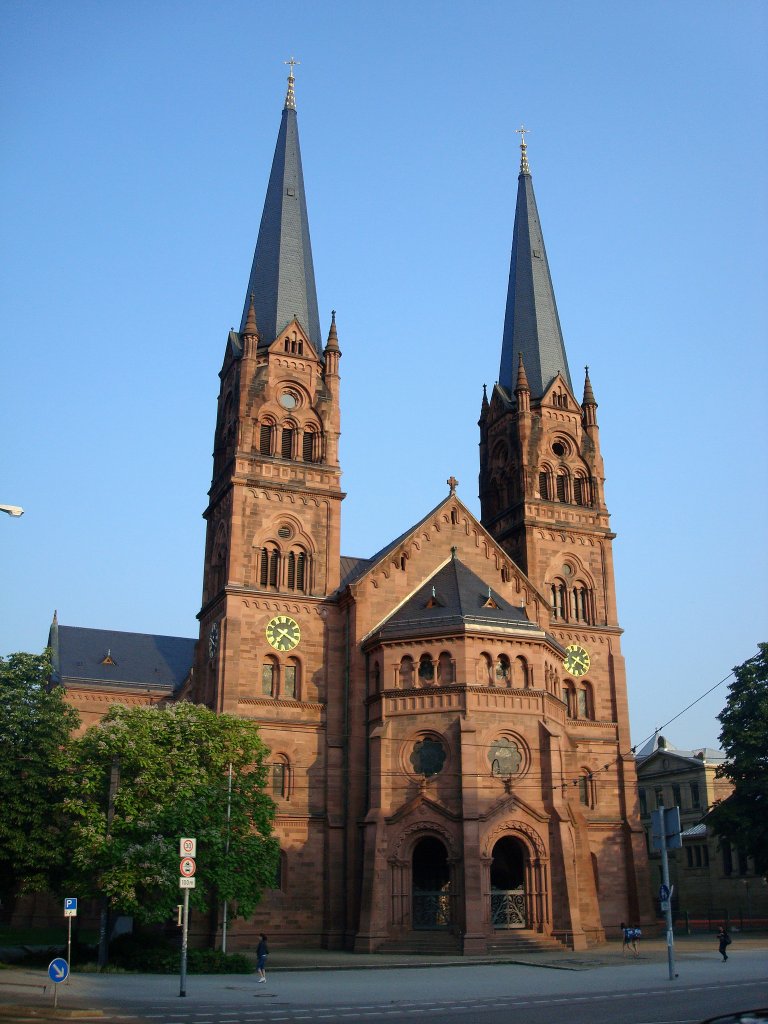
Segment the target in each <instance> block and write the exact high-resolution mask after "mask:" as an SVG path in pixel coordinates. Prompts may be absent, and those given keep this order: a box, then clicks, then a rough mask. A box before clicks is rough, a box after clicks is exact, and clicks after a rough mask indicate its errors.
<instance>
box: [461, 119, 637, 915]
mask: <svg viewBox="0 0 768 1024" xmlns="http://www.w3.org/2000/svg"><path fill="white" fill-rule="evenodd" d="M521 135H522V141H521V161H520V174H519V177H518V191H517V207H516V211H515V225H514V234H513V241H512V258H511V262H510V271H509V287H508V292H507V306H506V315H505V321H504V336H503V341H502V351H501V367H500V370H499V381H498V383H497V384H496V385H495V387H494V389H493V392H492V394H491V398H490V401H489V400H488V397H487V394H486V393H485V389H484V393H483V401H482V408H481V414H480V503H481V521H482V523H483V525H484V526H485V527H486V529H487V530H488V531H489V533H490V534H491V535H492V536H493V537H494V538H495V539H496V540H497V542H498V543H499V544H500V545H501V547H503V548H504V549H505V550H506V551H507V552H508V553H509V554H510V556H511V557H512V558H513V559H514V561H515V562H516V563H517V564H518V565H519V566H520V567H521V568H522V569H523V570H524V572H525V573H526V574H527V576H528V578H529V579H531V580H532V581H533V583H534V584H536V586H537V587H538V588H539V591H540V592H541V593H542V594H544V595H545V596H546V597H547V598H548V599H549V601H550V622H549V629H550V631H551V633H552V635H553V636H554V637H555V638H556V639H557V640H558V641H559V642H560V643H561V645H562V647H563V648H565V650H566V658H565V659H564V662H563V667H562V670H561V673H560V674H561V679H560V680H559V686H560V691H561V696H562V700H563V701H564V703H565V704H566V707H567V712H568V716H569V717H570V718H572V719H574V721H575V722H577V721H578V720H579V719H596V720H602V721H610V722H615V723H616V724H617V739H618V750H619V752H620V754H619V761H618V765H617V769H618V771H617V775H616V776H615V783H616V785H617V796H618V797H619V805H620V807H621V809H622V817H623V818H624V820H625V822H626V827H627V836H628V838H629V840H630V842H629V844H628V849H629V851H630V856H629V859H628V861H627V862H626V871H627V876H628V877H627V879H626V881H627V882H628V883H630V885H629V889H630V892H635V893H637V892H640V893H642V892H643V891H644V879H643V875H644V871H645V867H644V865H645V851H644V848H643V847H644V844H643V835H642V831H641V829H640V825H639V819H638V817H637V806H636V804H637V784H636V777H635V766H634V759H633V757H632V756H631V755H630V754H629V751H630V738H629V716H628V705H627V687H626V674H625V667H624V659H623V657H622V654H621V649H620V636H621V633H622V630H621V628H620V627H619V624H618V618H617V611H616V589H615V581H614V570H613V553H612V542H613V539H614V537H615V534H614V533H613V532H612V531H611V527H610V522H609V514H608V509H607V507H606V504H605V494H604V480H605V474H604V469H603V460H602V456H601V454H600V436H599V430H598V424H597V402H596V401H595V396H594V393H593V390H592V384H591V382H590V378H589V369H588V368H586V372H585V379H584V391H583V397H582V400H581V402H579V400H578V399H577V397H576V394H575V391H574V387H573V384H572V382H571V375H570V371H569V369H568V360H567V357H566V353H565V345H564V343H563V336H562V330H561V327H560V318H559V316H558V312H557V304H556V302H555V294H554V289H553V287H552V278H551V276H550V272H549V264H548V261H547V252H546V248H545V246H544V238H543V235H542V230H541V223H540V221H539V214H538V210H537V206H536V198H535V196H534V192H533V181H532V178H531V172H530V168H529V166H528V157H527V146H526V142H525V129H521ZM605 780H606V781H607V776H606V777H605ZM633 910H634V911H635V912H636V913H637V912H639V911H640V910H641V908H640V907H639V906H638V907H635V908H633Z"/></svg>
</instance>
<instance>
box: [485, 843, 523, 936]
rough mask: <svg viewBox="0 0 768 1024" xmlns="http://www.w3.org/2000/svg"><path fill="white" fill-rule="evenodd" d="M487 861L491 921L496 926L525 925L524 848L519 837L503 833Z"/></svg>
mask: <svg viewBox="0 0 768 1024" xmlns="http://www.w3.org/2000/svg"><path fill="white" fill-rule="evenodd" d="M492 857H493V860H492V861H491V923H492V925H493V927H494V928H496V929H508V928H527V927H528V921H527V920H526V909H525V904H526V900H525V866H526V850H525V847H524V846H523V844H522V843H521V842H520V840H519V839H513V838H512V837H511V836H504V838H503V839H500V840H499V841H498V842H497V843H496V845H495V846H494V848H493V854H492Z"/></svg>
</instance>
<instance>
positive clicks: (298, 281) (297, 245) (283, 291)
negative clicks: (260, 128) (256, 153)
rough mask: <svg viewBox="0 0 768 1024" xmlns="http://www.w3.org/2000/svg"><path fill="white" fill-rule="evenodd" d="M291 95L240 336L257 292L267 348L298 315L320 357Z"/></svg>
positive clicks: (259, 319)
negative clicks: (251, 298) (251, 301)
mask: <svg viewBox="0 0 768 1024" xmlns="http://www.w3.org/2000/svg"><path fill="white" fill-rule="evenodd" d="M289 81H290V80H289ZM291 95H292V88H291V89H289V96H288V98H287V99H286V106H285V107H284V108H283V115H282V120H281V122H280V131H279V132H278V135H277V145H276V146H275V155H274V158H273V160H272V171H271V173H270V175H269V184H268V185H267V195H266V199H265V200H264V210H263V213H262V215H261V225H260V227H259V235H258V239H257V241H256V251H255V253H254V255H253V265H252V267H251V274H250V277H249V279H248V288H247V289H246V293H245V303H244V305H243V316H242V320H241V322H240V333H241V334H242V332H243V330H244V328H245V321H246V319H247V317H248V307H249V305H250V296H251V292H253V295H254V307H255V311H256V324H257V326H258V329H259V334H260V337H261V343H262V344H263V345H271V344H272V342H273V341H274V340H275V339H276V338H277V336H278V334H279V332H280V331H282V330H283V328H284V327H285V326H286V325H287V324H289V323H290V322H291V320H293V318H294V316H295V317H296V318H297V319H298V321H299V323H300V324H301V326H302V327H303V328H304V330H305V331H306V332H307V334H308V335H309V340H310V341H311V342H312V344H313V346H314V348H315V351H316V352H318V353H321V352H322V351H323V346H322V342H321V338H320V319H319V316H318V311H317V290H316V288H315V269H314V264H313V262H312V246H311V243H310V240H309V219H308V217H307V201H306V195H305V191H304V175H303V173H302V169H301V150H300V148H299V127H298V122H297V118H296V109H295V107H294V106H293V105H292V100H291Z"/></svg>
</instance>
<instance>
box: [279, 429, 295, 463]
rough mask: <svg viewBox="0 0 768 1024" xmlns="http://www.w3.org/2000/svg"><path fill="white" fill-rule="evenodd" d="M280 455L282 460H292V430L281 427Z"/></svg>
mask: <svg viewBox="0 0 768 1024" xmlns="http://www.w3.org/2000/svg"><path fill="white" fill-rule="evenodd" d="M280 454H281V456H282V457H283V458H284V459H292V458H293V428H292V427H283V435H282V438H281V442H280Z"/></svg>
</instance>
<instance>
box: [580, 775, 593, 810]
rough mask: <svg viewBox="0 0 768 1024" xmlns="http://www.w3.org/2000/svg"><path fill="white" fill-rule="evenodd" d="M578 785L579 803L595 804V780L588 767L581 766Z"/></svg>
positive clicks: (585, 805) (586, 805)
mask: <svg viewBox="0 0 768 1024" xmlns="http://www.w3.org/2000/svg"><path fill="white" fill-rule="evenodd" d="M578 786H579V803H580V804H582V805H583V806H584V807H594V806H595V782H594V779H593V777H592V772H591V771H590V770H589V769H588V768H583V769H582V771H581V774H580V775H579V779H578Z"/></svg>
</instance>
